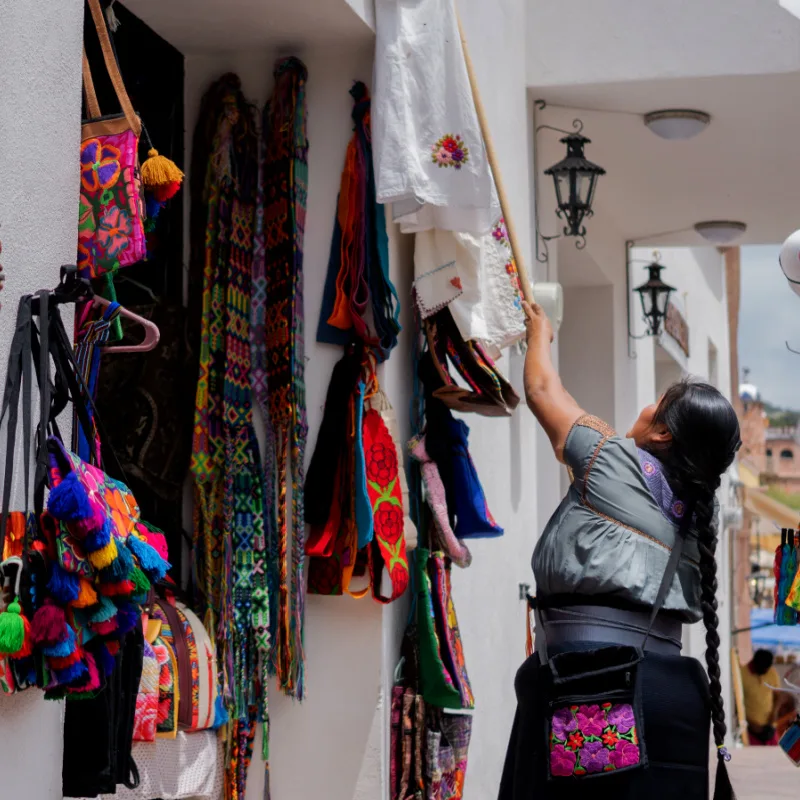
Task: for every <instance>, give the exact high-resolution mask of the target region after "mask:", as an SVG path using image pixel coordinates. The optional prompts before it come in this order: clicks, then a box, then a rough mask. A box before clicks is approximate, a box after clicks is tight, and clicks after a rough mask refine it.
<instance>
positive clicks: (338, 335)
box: [317, 82, 400, 361]
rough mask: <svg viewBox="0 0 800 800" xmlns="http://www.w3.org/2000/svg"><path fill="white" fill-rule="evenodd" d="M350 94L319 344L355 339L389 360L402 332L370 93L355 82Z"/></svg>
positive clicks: (340, 343) (362, 85) (318, 332)
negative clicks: (378, 184) (349, 129)
mask: <svg viewBox="0 0 800 800" xmlns="http://www.w3.org/2000/svg"><path fill="white" fill-rule="evenodd" d="M350 94H351V95H352V97H353V100H354V101H355V105H354V106H353V121H354V122H355V130H354V133H353V137H352V139H351V140H350V143H349V145H348V146H347V154H346V156H345V165H344V169H343V171H342V181H341V187H340V190H339V200H338V208H337V213H336V219H335V220H334V230H333V239H332V242H331V253H330V259H329V261H328V275H327V278H326V281H325V290H324V294H323V300H322V313H321V314H320V319H319V325H318V328H317V341H319V342H323V343H326V344H339V345H345V344H347V343H348V342H349V341H350V340H351V338H352V337H353V335H355V336H356V337H357V338H358V339H360V340H361V341H363V342H365V343H366V344H368V345H370V346H371V347H372V348H373V349H374V352H375V356H376V358H377V359H378V361H385V360H386V359H387V358H388V357H389V354H390V353H391V351H392V350H393V349H394V347H395V346H396V344H397V336H398V334H399V333H400V301H399V298H398V296H397V291H396V289H395V287H394V284H392V282H391V280H390V279H389V244H388V241H389V240H388V235H387V233H386V217H385V214H384V209H383V206H380V205H378V203H377V202H376V199H375V176H374V172H373V167H372V134H371V130H370V99H369V93H368V91H367V87H366V86H365V85H364V84H363V83H361V82H357V83H356V84H354V86H353V88H352V89H351V90H350ZM368 309H370V310H371V311H372V321H373V325H374V329H375V332H374V334H373V333H372V331H371V330H370V325H369V322H368V321H367V316H368Z"/></svg>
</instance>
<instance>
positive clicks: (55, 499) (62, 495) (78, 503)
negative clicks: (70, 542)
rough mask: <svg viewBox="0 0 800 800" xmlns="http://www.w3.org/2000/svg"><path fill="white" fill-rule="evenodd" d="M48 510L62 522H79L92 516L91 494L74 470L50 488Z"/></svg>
mask: <svg viewBox="0 0 800 800" xmlns="http://www.w3.org/2000/svg"><path fill="white" fill-rule="evenodd" d="M47 510H48V511H49V512H50V513H51V514H52V515H53V516H54V517H55V518H56V519H58V520H61V521H62V522H78V521H79V520H82V519H89V517H91V516H92V505H91V503H90V502H89V495H88V494H86V489H85V488H84V487H83V485H82V484H81V482H80V481H79V480H78V477H77V476H76V475H75V473H74V472H70V473H69V475H67V477H66V478H64V480H63V481H61V483H59V484H58V486H56V487H55V488H54V489H51V490H50V498H49V499H48V501H47Z"/></svg>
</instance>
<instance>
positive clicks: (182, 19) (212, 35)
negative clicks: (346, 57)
mask: <svg viewBox="0 0 800 800" xmlns="http://www.w3.org/2000/svg"><path fill="white" fill-rule="evenodd" d="M124 5H125V6H127V7H128V9H130V10H131V11H132V12H133V13H134V14H136V15H137V16H139V17H140V18H141V19H142V20H144V21H145V22H146V23H147V24H148V25H149V26H150V27H151V28H153V30H154V31H155V32H156V33H158V34H159V35H160V36H163V37H164V38H165V39H166V40H167V41H168V42H170V44H172V45H173V46H175V47H177V48H178V50H180V51H181V52H182V53H184V54H186V55H189V54H194V53H219V52H229V51H244V50H253V49H256V48H261V47H264V46H267V45H268V46H272V47H287V48H293V49H297V48H301V47H302V46H304V45H308V44H319V43H325V42H331V41H335V42H337V43H338V44H347V43H350V42H353V43H355V42H359V41H369V40H370V39H371V38H372V37H373V31H372V27H371V26H372V25H374V11H373V9H372V4H371V2H368V1H367V0H225V2H220V0H124Z"/></svg>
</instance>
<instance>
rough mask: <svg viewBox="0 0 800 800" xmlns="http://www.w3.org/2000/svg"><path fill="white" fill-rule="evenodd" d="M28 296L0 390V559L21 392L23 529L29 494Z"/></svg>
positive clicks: (19, 313)
mask: <svg viewBox="0 0 800 800" xmlns="http://www.w3.org/2000/svg"><path fill="white" fill-rule="evenodd" d="M30 301H31V296H30V295H24V296H23V297H22V298H20V301H19V306H18V307H17V321H16V329H15V331H14V337H13V339H12V341H11V351H10V354H9V358H8V372H7V374H6V385H5V389H4V391H3V405H2V411H0V425H1V424H2V422H3V420H4V419H5V418H6V415H8V423H7V424H8V430H7V434H6V463H5V474H4V483H3V500H2V509H1V510H0V560H2V554H3V551H4V548H5V539H6V529H7V526H8V516H9V508H10V505H11V487H12V484H13V477H14V455H15V446H16V434H17V420H18V412H19V398H20V392H21V393H22V402H23V407H22V430H23V445H24V446H23V453H24V470H25V474H24V481H25V519H26V527H27V512H28V498H29V493H30V475H29V473H30V457H31V456H30V447H31V416H32V415H31V402H32V397H31V394H32V392H31V358H32V355H31V302H30Z"/></svg>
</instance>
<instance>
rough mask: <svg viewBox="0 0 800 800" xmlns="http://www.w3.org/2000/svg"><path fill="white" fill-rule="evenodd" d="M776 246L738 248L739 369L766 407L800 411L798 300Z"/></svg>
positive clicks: (799, 325) (799, 318)
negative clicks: (747, 372) (746, 371)
mask: <svg viewBox="0 0 800 800" xmlns="http://www.w3.org/2000/svg"><path fill="white" fill-rule="evenodd" d="M779 251H780V247H778V246H773V245H769V246H759V247H755V246H751V247H742V294H741V306H740V309H739V368H740V369H743V368H744V367H749V368H750V382H751V383H754V384H755V385H756V386H757V387H758V388H759V389H760V390H761V397H762V398H763V399H764V400H766V401H767V402H768V403H772V404H774V405H777V406H781V407H784V408H790V409H795V410H800V355H794V354H793V353H790V352H789V351H788V350H787V349H786V345H785V342H786V341H787V340H788V342H789V344H790V345H791V346H792V347H793V348H794V349H795V350H800V297H798V296H797V295H796V294H795V293H794V292H793V291H792V290H791V289H790V288H789V284H788V283H787V281H786V278H784V277H783V273H782V272H781V268H780V266H779V264H778V253H779Z"/></svg>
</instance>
